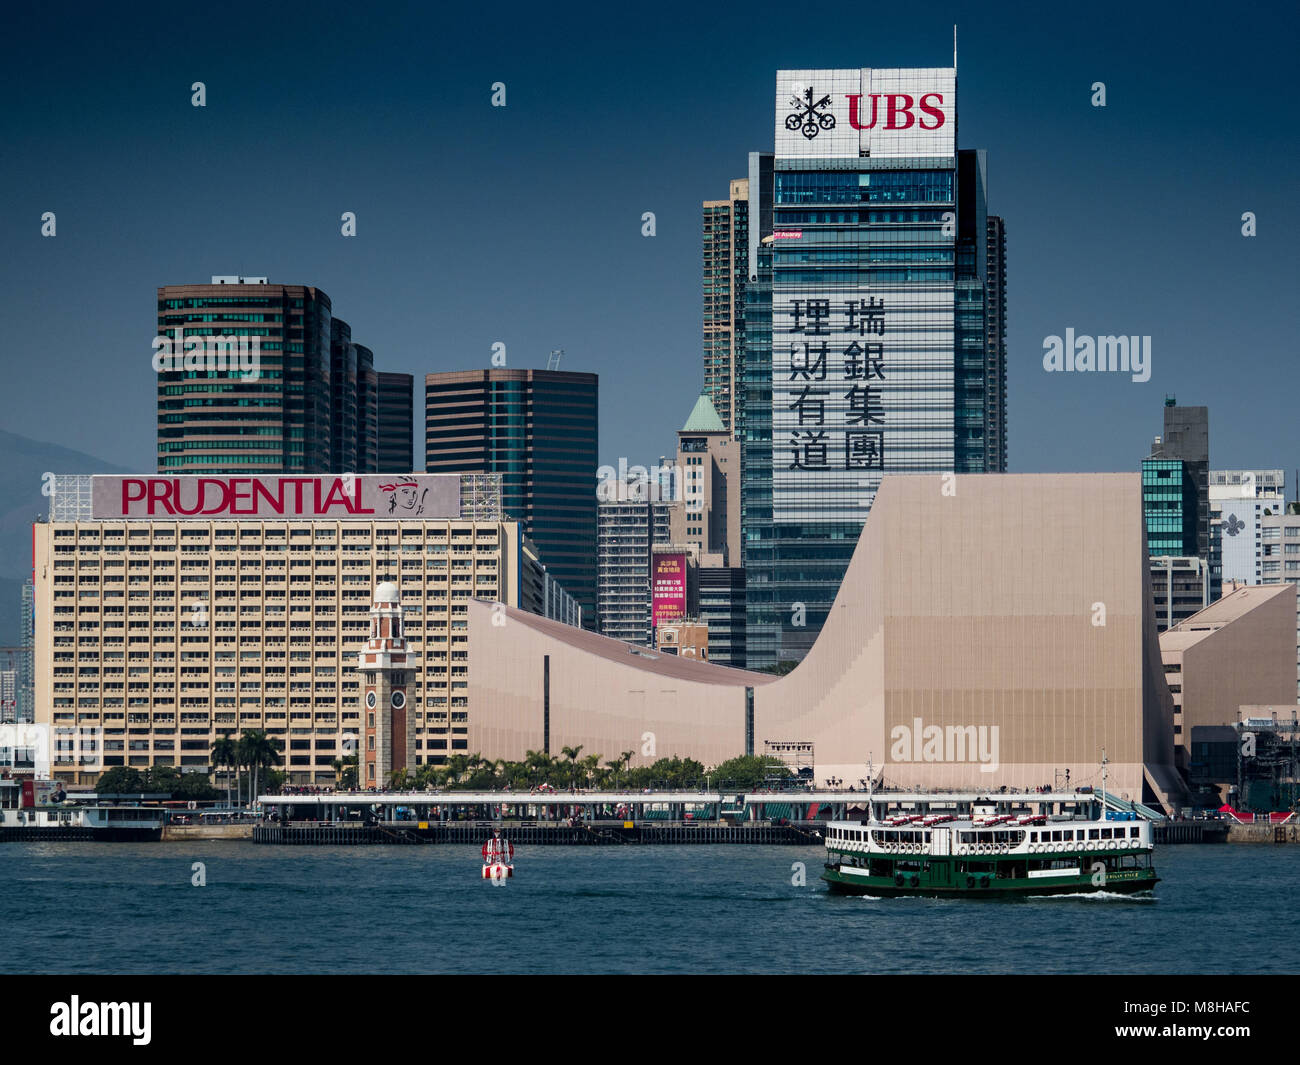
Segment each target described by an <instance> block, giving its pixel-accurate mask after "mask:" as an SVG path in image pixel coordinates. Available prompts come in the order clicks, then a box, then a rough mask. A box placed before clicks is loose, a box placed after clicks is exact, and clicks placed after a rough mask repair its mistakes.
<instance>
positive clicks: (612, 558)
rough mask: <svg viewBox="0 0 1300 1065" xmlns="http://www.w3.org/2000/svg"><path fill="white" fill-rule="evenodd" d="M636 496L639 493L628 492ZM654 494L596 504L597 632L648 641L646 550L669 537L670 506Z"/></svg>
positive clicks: (666, 540) (641, 642)
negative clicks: (598, 623)
mask: <svg viewBox="0 0 1300 1065" xmlns="http://www.w3.org/2000/svg"><path fill="white" fill-rule="evenodd" d="M630 494H631V495H633V496H635V495H638V494H639V493H630ZM675 505H676V506H680V504H673V503H669V502H666V501H664V502H661V501H658V500H655V499H640V498H625V499H610V500H606V501H602V502H601V503H600V504H599V507H598V509H597V528H598V534H599V542H598V543H599V546H598V556H597V567H598V571H597V580H598V588H599V597H598V606H599V609H600V631H601V635H603V636H609V637H611V638H613V639H615V640H624V641H626V642H627V643H636V644H643V645H644V646H646V647H649V646H650V641H651V633H650V552H651V550H652V549H653V548H654V546H655V544H665V543H669V542H670V540H671V537H670V535H669V524H670V522H669V513H670V511H671V510H672V509H673V507H674V506H675Z"/></svg>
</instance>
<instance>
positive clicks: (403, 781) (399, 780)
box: [388, 768, 411, 791]
mask: <svg viewBox="0 0 1300 1065" xmlns="http://www.w3.org/2000/svg"><path fill="white" fill-rule="evenodd" d="M388 786H389V788H390V789H391V790H393V791H407V790H408V789H409V788H410V786H411V774H410V773H408V772H407V771H406V769H405V768H402V769H394V770H393V771H392V772H391V773H389V774H388Z"/></svg>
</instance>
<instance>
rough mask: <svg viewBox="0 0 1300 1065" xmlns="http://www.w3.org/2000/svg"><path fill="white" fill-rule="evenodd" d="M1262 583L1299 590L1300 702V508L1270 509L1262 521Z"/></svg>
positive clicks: (1299, 666)
mask: <svg viewBox="0 0 1300 1065" xmlns="http://www.w3.org/2000/svg"><path fill="white" fill-rule="evenodd" d="M1259 522H1260V525H1259V550H1260V583H1261V584H1278V583H1280V582H1286V583H1288V584H1295V585H1297V589H1296V698H1297V699H1298V700H1300V507H1296V506H1295V504H1294V503H1293V504H1292V505H1291V506H1282V505H1274V506H1270V507H1266V508H1265V510H1264V513H1263V514H1262V515H1261V516H1260V519H1259Z"/></svg>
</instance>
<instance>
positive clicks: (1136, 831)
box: [1128, 825, 1142, 839]
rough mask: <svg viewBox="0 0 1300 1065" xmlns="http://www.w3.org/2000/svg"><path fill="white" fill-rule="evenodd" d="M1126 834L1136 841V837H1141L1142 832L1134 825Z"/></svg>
mask: <svg viewBox="0 0 1300 1065" xmlns="http://www.w3.org/2000/svg"><path fill="white" fill-rule="evenodd" d="M1128 834H1129V835H1130V836H1132V837H1133V838H1134V839H1136V838H1137V837H1138V836H1140V835H1142V830H1141V829H1140V828H1138V826H1137V825H1134V826H1133V827H1132V828H1130V829H1129V830H1128Z"/></svg>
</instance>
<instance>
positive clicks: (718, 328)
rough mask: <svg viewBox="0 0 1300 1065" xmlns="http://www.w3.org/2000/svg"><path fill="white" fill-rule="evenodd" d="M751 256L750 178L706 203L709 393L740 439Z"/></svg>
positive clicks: (706, 383)
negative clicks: (724, 194)
mask: <svg viewBox="0 0 1300 1065" xmlns="http://www.w3.org/2000/svg"><path fill="white" fill-rule="evenodd" d="M748 253H749V179H748V178H736V179H734V180H733V181H732V182H731V184H730V189H729V193H728V196H727V199H725V200H705V201H704V393H705V395H707V396H708V397H709V399H710V400H711V401H712V403H713V407H714V409H715V410H716V411H717V413H718V416H719V418H721V420H722V424H723V426H725V428H726V429H727V431H728V432H730V433H731V434H732V435H733V436H734V437H736V439H740V436H741V431H742V423H743V420H744V418H743V414H744V403H743V401H742V396H741V391H740V390H741V382H742V372H743V366H742V363H743V359H744V350H745V277H746V273H747V271H746V260H747V258H748Z"/></svg>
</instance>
